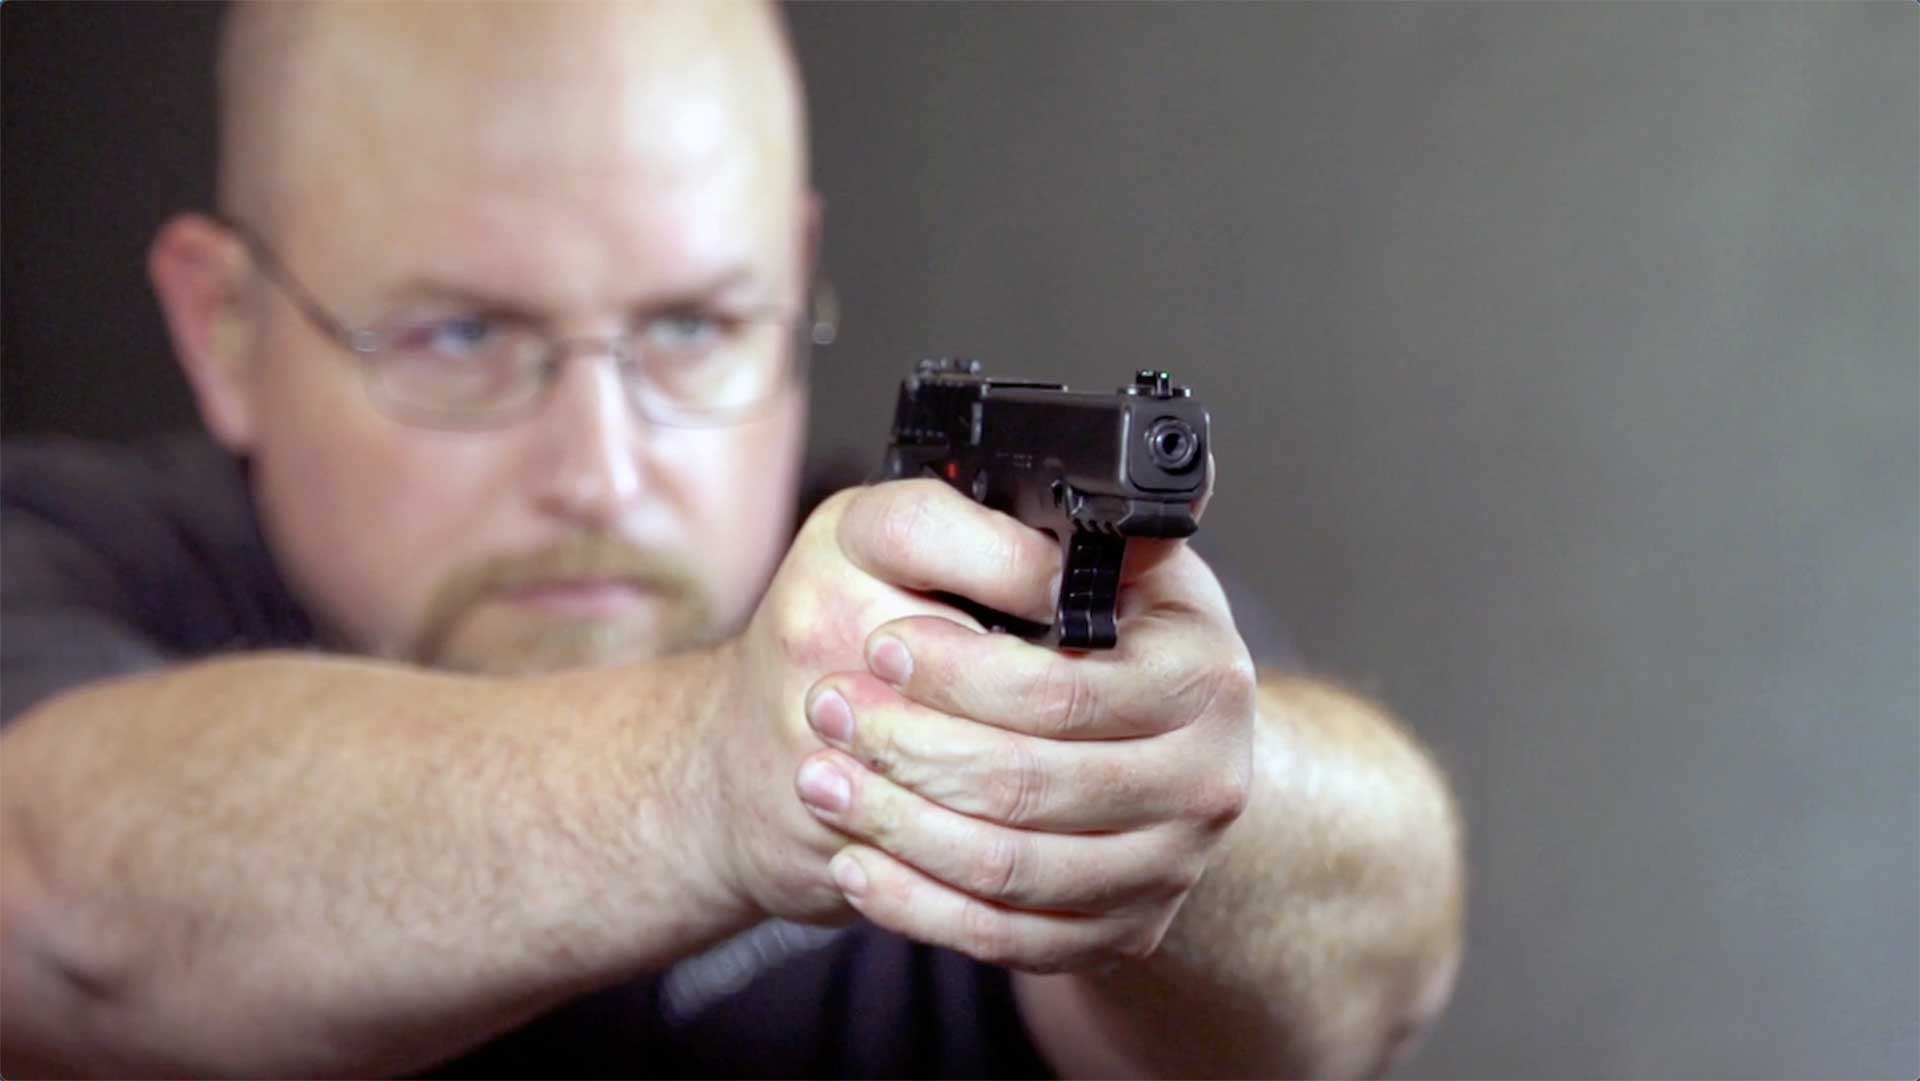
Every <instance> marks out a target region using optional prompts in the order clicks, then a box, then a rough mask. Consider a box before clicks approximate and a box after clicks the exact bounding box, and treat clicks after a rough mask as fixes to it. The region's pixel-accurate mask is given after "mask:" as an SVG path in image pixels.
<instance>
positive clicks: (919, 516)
mask: <svg viewBox="0 0 1920 1081" xmlns="http://www.w3.org/2000/svg"><path fill="white" fill-rule="evenodd" d="M930 506H931V504H930V502H929V501H928V500H927V498H926V497H925V494H924V493H922V492H919V491H917V490H915V489H912V488H908V489H907V490H905V491H898V490H896V491H894V492H890V493H888V494H887V496H886V498H885V499H884V501H883V502H882V503H881V504H880V506H879V507H878V508H877V509H876V511H875V519H874V524H873V529H874V536H875V538H876V539H877V540H878V541H879V543H880V546H881V549H882V550H883V551H886V552H900V551H911V550H912V549H913V548H914V547H916V546H917V545H919V544H920V543H922V541H923V540H924V539H925V536H926V532H927V527H928V524H929V521H928V519H929V508H930Z"/></svg>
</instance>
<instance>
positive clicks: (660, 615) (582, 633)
mask: <svg viewBox="0 0 1920 1081" xmlns="http://www.w3.org/2000/svg"><path fill="white" fill-rule="evenodd" d="M579 580H591V581H609V582H618V583H622V584H625V585H630V586H633V587H635V588H637V589H639V590H641V591H642V592H643V594H644V600H643V603H641V604H640V605H639V606H637V610H636V611H631V612H624V613H620V614H617V615H611V616H595V617H580V618H560V617H548V618H542V617H536V616H531V615H527V614H524V613H519V612H515V611H513V610H512V609H511V607H510V606H508V605H504V604H499V603H496V602H501V601H503V600H504V599H505V598H506V596H507V595H508V594H509V593H511V592H512V591H513V590H516V589H520V588H524V587H528V586H537V585H540V584H543V583H553V582H564V581H579ZM712 621H713V602H712V599H711V597H710V596H709V593H708V590H707V589H706V587H705V585H704V584H703V583H702V581H701V579H700V578H699V576H698V575H696V574H695V573H694V572H693V569H692V567H691V566H690V565H689V564H688V562H687V561H686V560H685V559H683V558H680V557H677V556H675V555H673V554H670V553H666V552H661V551H655V550H650V549H646V548H642V547H640V546H638V545H635V544H632V543H630V542H628V541H624V540H621V539H618V538H615V537H609V536H605V535H588V536H582V537H578V538H573V539H569V540H567V541H563V542H561V543H559V544H555V545H550V546H548V547H545V548H541V549H538V550H535V551H533V552H527V553H519V554H513V555H504V556H494V557H491V558H487V559H481V560H477V561H474V562H472V563H468V564H465V565H463V566H460V567H457V568H455V569H454V571H453V572H452V573H450V574H449V575H448V576H447V577H446V579H445V580H444V581H442V582H441V583H440V585H439V586H438V587H436V588H435V590H434V593H433V597H432V599H431V600H430V601H429V602H428V605H427V614H426V618H425V619H424V620H423V621H422V622H421V629H420V632H419V633H418V634H417V635H415V636H414V638H413V642H412V644H411V645H410V646H409V648H408V650H407V654H406V656H407V659H408V660H411V661H413V662H415V663H418V664H423V665H427V666H430V667H435V668H447V669H454V670H458V671H468V672H485V673H491V674H496V675H521V674H531V673H537V672H551V671H557V670H560V669H565V668H580V667H590V666H597V665H606V664H616V663H623V662H630V661H638V660H645V659H649V658H652V657H658V656H662V655H665V654H668V653H675V652H680V651H683V650H687V649H692V648H695V647H697V646H701V645H704V644H707V643H709V642H711V641H714V640H716V639H717V638H718V637H719V635H718V634H717V633H716V631H715V628H713V626H712Z"/></svg>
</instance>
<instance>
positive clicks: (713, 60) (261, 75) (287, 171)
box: [219, 2, 805, 229]
mask: <svg viewBox="0 0 1920 1081" xmlns="http://www.w3.org/2000/svg"><path fill="white" fill-rule="evenodd" d="M219 90H220V119H221V127H220V154H221V160H220V174H219V182H220V187H219V198H220V205H221V208H222V210H223V211H225V212H227V213H229V214H233V215H236V216H238V217H241V218H242V219H243V220H247V221H250V222H253V223H255V224H257V225H260V226H261V227H263V228H269V229H270V228H271V227H270V225H269V222H271V221H272V220H273V219H275V218H276V217H277V216H278V215H280V214H281V213H283V212H284V211H285V209H286V207H287V205H288V204H290V203H293V202H296V201H298V200H301V199H303V198H307V197H310V196H313V195H316V194H321V195H338V194H339V191H338V188H339V186H340V183H341V178H342V177H343V176H344V175H347V174H351V173H352V172H354V171H356V170H358V171H362V172H365V171H390V170H391V171H405V170H407V169H409V168H410V167H411V166H413V165H416V164H427V163H429V162H430V161H432V160H434V159H443V158H444V156H445V155H446V154H447V153H448V152H449V151H450V148H451V147H452V146H453V145H454V144H458V145H459V148H460V151H461V152H462V153H465V154H468V155H470V156H471V155H473V154H475V153H479V154H484V155H486V156H487V157H488V159H489V160H490V162H491V163H492V164H495V165H498V166H500V167H503V168H507V169H511V168H514V167H516V166H518V167H523V168H526V169H529V170H537V169H543V168H562V169H566V168H575V169H577V168H583V167H586V168H590V167H593V165H594V161H593V159H600V160H605V161H617V160H620V159H626V160H627V161H629V162H631V161H633V160H635V159H637V158H641V157H648V158H651V159H653V160H657V161H660V162H669V161H678V162H681V163H683V164H693V163H697V162H698V161H699V160H700V159H701V158H702V156H703V155H710V154H711V153H712V152H714V150H715V147H714V146H713V145H711V144H716V143H719V142H721V141H728V142H736V143H737V142H740V141H746V142H749V143H752V144H754V149H755V151H756V153H757V154H758V155H759V156H760V157H762V158H764V159H766V160H767V161H768V162H769V163H770V164H772V165H773V166H774V167H776V168H781V169H784V170H785V171H787V172H788V173H790V175H791V178H792V181H793V184H794V187H795V190H800V189H802V188H803V187H804V183H805V136H804V122H803V117H802V105H801V96H800V93H799V86H798V77H797V74H796V70H795V65H794V62H793V58H792V55H791V52H790V50H789V48H788V46H787V42H786V38H785V33H784V27H783V26H782V25H781V22H780V18H779V15H778V14H777V13H776V12H774V11H773V9H772V8H771V7H769V6H767V5H764V4H757V3H719V2H715V3H675V2H658V3H649V2H639V3H624V4H589V3H566V4H549V3H527V4H489V5H483V6H475V5H465V4H420V3H392V4H387V3H363V4H337V3H328V4H322V3H251V4H236V5H234V7H233V8H232V12H231V14H230V16H229V21H228V25H227V29H226V33H225V36H224V39H223V41H222V47H221V56H220V71H219ZM442 163H444V162H442Z"/></svg>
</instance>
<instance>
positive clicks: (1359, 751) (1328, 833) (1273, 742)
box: [1020, 679, 1464, 1077]
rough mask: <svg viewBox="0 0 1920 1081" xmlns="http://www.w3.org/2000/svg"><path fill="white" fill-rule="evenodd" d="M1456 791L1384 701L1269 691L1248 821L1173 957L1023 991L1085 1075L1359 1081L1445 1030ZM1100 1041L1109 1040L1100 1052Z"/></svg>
mask: <svg viewBox="0 0 1920 1081" xmlns="http://www.w3.org/2000/svg"><path fill="white" fill-rule="evenodd" d="M1460 846H1461V839H1460V827H1459V824H1458V819H1457V816H1456V813H1455V811H1454V808H1453V804H1452V800H1451V797H1450V796H1449V795H1448V793H1447V791H1446V788H1445V783H1444V781H1443V780H1442V778H1441V777H1440V776H1439V774H1438V772H1437V770H1435V768H1434V767H1433V766H1432V764H1431V763H1430V762H1429V761H1428V760H1427V759H1426V758H1425V756H1424V755H1423V754H1422V753H1421V752H1420V751H1419V749H1418V748H1417V747H1416V746H1415V745H1414V743H1413V742H1412V741H1411V740H1410V739H1409V738H1408V737H1407V736H1405V735H1404V734H1403V733H1401V732H1400V731H1399V730H1398V729H1397V728H1396V726H1395V725H1394V724H1393V723H1392V721H1390V720H1389V719H1388V718H1386V717H1385V716H1384V715H1383V714H1381V713H1380V712H1378V711H1377V710H1376V709H1374V708H1373V707H1372V706H1370V705H1369V704H1367V703H1365V702H1362V701H1360V700H1359V699H1356V698H1353V697H1351V696H1349V695H1346V694H1344V693H1342V692H1339V691H1337V690H1334V689H1333V688H1330V687H1327V686H1325V685H1321V684H1316V683H1312V682H1310V681H1305V680H1288V679H1270V680H1267V681H1265V682H1263V684H1262V686H1261V694H1260V717H1259V719H1258V723H1257V724H1256V727H1255V740H1254V773H1253V783H1252V789H1251V792H1250V796H1249V801H1248V808H1247V811H1246V813H1245V814H1243V815H1242V817H1241V819H1240V820H1239V821H1238V822H1236V823H1235V824H1234V827H1233V828H1232V830H1231V831H1230V832H1229V834H1228V836H1227V839H1226V840H1225V841H1224V842H1223V844H1222V846H1221V848H1220V849H1219V850H1218V851H1217V852H1216V855H1215V858H1214V860H1213V862H1212V863H1211V864H1210V865H1209V869H1208V871H1207V872H1206V874H1205V876H1204V877H1203V878H1202V879H1201V882H1200V884H1199V885H1198V886H1197V887H1196V888H1195V889H1194V891H1193V893H1192V894H1191V895H1190V896H1189V897H1188V899H1187V901H1186V904H1185V905H1184V906H1183V907H1182V909H1181V911H1180V914H1179V915H1178V916H1177V917H1176V919H1175V921H1174V923H1173V925H1172V927H1171V928H1170V929H1169V931H1168V934H1167V937H1166V939H1165V940H1164V941H1163V943H1162V945H1161V947H1160V949H1159V951H1158V952H1156V953H1155V955H1154V956H1153V957H1151V958H1149V959H1148V960H1146V961H1144V962H1140V963H1136V964H1129V965H1124V966H1120V967H1116V968H1113V969H1109V970H1106V971H1103V972H1086V973H1076V974H1070V975H1065V976H1050V977H1028V976H1023V977H1021V978H1020V980H1021V987H1020V992H1021V995H1022V999H1023V1005H1025V1006H1027V1008H1026V1009H1025V1011H1024V1012H1025V1013H1026V1015H1027V1016H1028V1017H1029V1018H1036V1017H1044V1018H1048V1019H1049V1020H1047V1021H1046V1022H1044V1025H1043V1028H1044V1027H1055V1026H1056V1025H1057V1022H1056V1021H1054V1020H1052V1019H1053V1018H1074V1019H1075V1021H1076V1025H1075V1027H1079V1028H1080V1029H1081V1031H1082V1033H1083V1035H1082V1036H1081V1037H1079V1038H1078V1039H1077V1041H1073V1042H1071V1043H1070V1042H1069V1041H1066V1040H1060V1039H1058V1036H1057V1034H1056V1035H1055V1036H1054V1037H1052V1038H1051V1042H1052V1043H1054V1044H1055V1045H1056V1046H1054V1047H1049V1046H1048V1044H1049V1042H1050V1037H1049V1034H1048V1033H1047V1032H1046V1031H1037V1032H1036V1037H1037V1038H1038V1039H1039V1040H1040V1041H1041V1045H1042V1050H1043V1051H1046V1052H1048V1053H1049V1054H1050V1055H1052V1056H1053V1061H1054V1062H1055V1065H1056V1066H1060V1067H1061V1068H1062V1069H1064V1070H1066V1071H1068V1072H1070V1073H1082V1072H1085V1073H1090V1074H1093V1075H1106V1076H1118V1075H1123V1074H1158V1075H1163V1076H1167V1075H1171V1076H1236V1075H1237V1076H1261V1077H1274V1076H1282V1075H1286V1076H1295V1075H1311V1076H1362V1075H1370V1074H1377V1073H1380V1072H1383V1071H1384V1070H1385V1069H1386V1068H1387V1067H1388V1066H1389V1065H1390V1064H1391V1062H1392V1060H1393V1058H1394V1057H1395V1055H1396V1053H1398V1052H1400V1051H1403V1050H1404V1049H1405V1048H1406V1047H1407V1046H1408V1044H1409V1043H1410V1042H1411V1039H1412V1037H1413V1036H1414V1035H1416V1034H1417V1033H1418V1032H1420V1031H1421V1030H1423V1029H1424V1028H1425V1027H1426V1026H1428V1025H1429V1024H1431V1022H1432V1021H1433V1020H1434V1019H1435V1018H1436V1017H1437V1016H1438V1013H1439V1010H1440V1007H1441V1006H1442V1005H1443V1004H1444V1002H1445V999H1446V996H1447V993H1448V991H1449V990H1450V988H1451V984H1452V978H1453V973H1454V970H1455V967H1456V966H1457V963H1458V957H1459V950H1460V939H1461V913H1462V892H1463V888H1464V886H1463V874H1464V872H1463V867H1462V856H1461V848H1460ZM1087 1029H1091V1030H1092V1031H1093V1032H1097V1033H1098V1034H1099V1038H1098V1039H1097V1040H1089V1039H1086V1038H1085V1035H1084V1033H1085V1032H1086V1030H1087Z"/></svg>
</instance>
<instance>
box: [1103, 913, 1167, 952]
mask: <svg viewBox="0 0 1920 1081" xmlns="http://www.w3.org/2000/svg"><path fill="white" fill-rule="evenodd" d="M1165 934H1166V923H1165V921H1161V920H1155V921H1153V922H1151V923H1142V924H1139V925H1138V926H1136V927H1133V928H1131V929H1129V930H1128V931H1127V933H1125V934H1123V935H1122V936H1121V937H1120V940H1119V942H1117V943H1115V945H1114V952H1116V953H1118V954H1119V955H1120V956H1121V957H1123V958H1125V959H1127V960H1129V961H1144V960H1146V959H1147V958H1149V957H1151V956H1153V952H1154V951H1155V950H1157V949H1159V948H1160V939H1161V938H1162V937H1163V936H1165Z"/></svg>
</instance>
